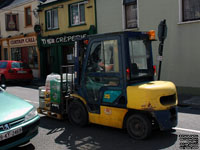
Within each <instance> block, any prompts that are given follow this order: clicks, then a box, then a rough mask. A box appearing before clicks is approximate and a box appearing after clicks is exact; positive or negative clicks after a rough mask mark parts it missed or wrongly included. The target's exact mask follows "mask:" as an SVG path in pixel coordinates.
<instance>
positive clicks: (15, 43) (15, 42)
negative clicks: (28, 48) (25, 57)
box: [9, 36, 37, 46]
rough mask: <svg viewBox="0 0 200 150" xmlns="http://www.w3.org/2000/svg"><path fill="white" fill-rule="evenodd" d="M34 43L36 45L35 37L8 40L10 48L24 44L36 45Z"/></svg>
mask: <svg viewBox="0 0 200 150" xmlns="http://www.w3.org/2000/svg"><path fill="white" fill-rule="evenodd" d="M36 43H37V40H36V37H35V36H32V37H26V38H19V39H13V40H9V45H10V46H21V45H24V44H26V45H27V44H36Z"/></svg>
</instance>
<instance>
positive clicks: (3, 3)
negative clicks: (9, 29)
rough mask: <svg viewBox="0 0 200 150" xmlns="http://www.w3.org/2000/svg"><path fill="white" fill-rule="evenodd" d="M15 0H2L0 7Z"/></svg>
mask: <svg viewBox="0 0 200 150" xmlns="http://www.w3.org/2000/svg"><path fill="white" fill-rule="evenodd" d="M13 1H14V0H0V9H1V8H3V7H6V6H8V5H10V4H11V3H12V2H13Z"/></svg>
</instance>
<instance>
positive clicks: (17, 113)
mask: <svg viewBox="0 0 200 150" xmlns="http://www.w3.org/2000/svg"><path fill="white" fill-rule="evenodd" d="M5 89H6V87H5V85H1V86H0V150H6V149H9V148H12V147H16V146H18V145H21V144H24V143H27V142H29V140H30V139H32V138H33V137H34V136H36V135H37V134H38V126H39V122H40V117H39V115H38V113H37V110H36V108H35V107H34V106H33V105H31V104H29V103H28V102H26V101H24V100H23V99H20V98H18V97H16V96H14V95H11V94H8V93H7V92H6V91H5Z"/></svg>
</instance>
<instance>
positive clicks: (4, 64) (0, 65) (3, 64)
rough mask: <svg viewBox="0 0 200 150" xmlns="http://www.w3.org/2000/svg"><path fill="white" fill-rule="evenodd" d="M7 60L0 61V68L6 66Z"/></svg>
mask: <svg viewBox="0 0 200 150" xmlns="http://www.w3.org/2000/svg"><path fill="white" fill-rule="evenodd" d="M7 64H8V62H0V69H5V68H6V67H7Z"/></svg>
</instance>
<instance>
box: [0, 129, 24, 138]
mask: <svg viewBox="0 0 200 150" xmlns="http://www.w3.org/2000/svg"><path fill="white" fill-rule="evenodd" d="M21 133H22V128H17V129H14V130H11V131H8V132H6V133H3V134H0V141H3V140H6V139H9V138H11V137H13V136H16V135H18V134H21Z"/></svg>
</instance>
